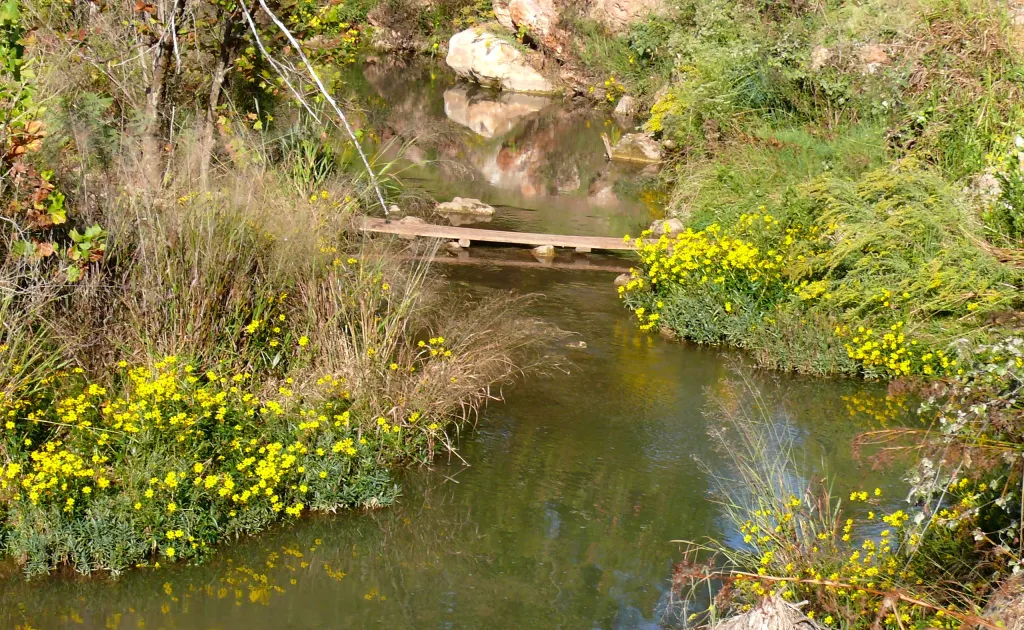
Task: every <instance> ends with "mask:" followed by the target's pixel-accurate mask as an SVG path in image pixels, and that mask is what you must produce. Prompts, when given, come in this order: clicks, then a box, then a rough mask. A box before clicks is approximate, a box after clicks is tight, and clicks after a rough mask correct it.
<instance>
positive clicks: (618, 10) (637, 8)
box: [590, 0, 664, 33]
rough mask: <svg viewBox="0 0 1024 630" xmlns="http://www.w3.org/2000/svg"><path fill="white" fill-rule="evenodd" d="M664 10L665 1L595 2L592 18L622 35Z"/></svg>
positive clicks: (592, 7) (618, 0) (605, 0)
mask: <svg viewBox="0 0 1024 630" xmlns="http://www.w3.org/2000/svg"><path fill="white" fill-rule="evenodd" d="M663 8H664V2H663V0H593V1H592V2H591V3H590V17H591V19H593V20H596V21H598V22H600V23H601V24H603V25H604V26H605V28H607V29H608V30H610V31H612V32H613V33H622V32H624V31H625V30H626V29H627V28H629V25H630V24H634V23H636V22H639V21H641V20H645V19H647V16H649V15H651V14H652V13H657V12H660V11H661V10H662V9H663Z"/></svg>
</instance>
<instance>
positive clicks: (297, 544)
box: [0, 67, 899, 629]
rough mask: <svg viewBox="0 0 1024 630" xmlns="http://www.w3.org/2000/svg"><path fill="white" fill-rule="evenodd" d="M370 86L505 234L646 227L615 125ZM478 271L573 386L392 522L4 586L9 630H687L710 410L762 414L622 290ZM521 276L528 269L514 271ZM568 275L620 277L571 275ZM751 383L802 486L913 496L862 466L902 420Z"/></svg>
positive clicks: (551, 375) (720, 468) (466, 275)
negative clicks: (605, 136)
mask: <svg viewBox="0 0 1024 630" xmlns="http://www.w3.org/2000/svg"><path fill="white" fill-rule="evenodd" d="M361 72H363V74H364V76H363V79H361V80H365V83H360V85H361V86H362V87H361V88H360V89H362V90H364V91H367V90H368V91H369V92H368V93H369V94H370V96H371V97H373V98H376V99H378V100H379V101H380V103H378V107H377V108H376V109H374V108H372V107H371V108H369V109H368V112H369V113H368V114H367V117H368V119H369V120H370V121H371V122H374V121H375V122H374V124H376V125H377V126H378V128H390V131H389V132H388V133H390V134H393V135H396V136H397V135H398V134H408V138H407V139H406V140H407V141H409V142H412V143H413V144H412V145H411V146H412V148H414V149H418V150H419V151H422V153H417V151H413V154H414V155H413V157H415V158H417V159H419V160H421V162H422V163H421V164H420V165H419V166H418V167H417V169H418V170H416V171H415V173H416V176H417V177H419V178H421V180H422V181H423V182H424V183H426V184H428V187H430V188H431V189H432V190H433V191H434V192H435V194H437V195H438V196H443V195H444V194H461V195H469V196H475V197H478V198H481V199H483V200H484V201H487V202H489V203H492V204H494V205H495V206H496V207H497V208H498V214H497V215H496V217H495V219H494V221H493V222H492V225H501V226H504V227H512V228H516V229H532V230H536V231H551V232H555V231H576V232H579V233H587V234H596V235H604V236H619V235H621V234H622V233H624V232H625V231H627V230H630V229H634V227H635V226H636V225H640V224H643V223H645V222H646V221H648V220H649V219H650V217H651V214H650V208H649V207H648V204H647V203H645V202H644V201H642V199H641V198H640V197H641V196H642V190H640V189H639V188H636V187H634V188H630V186H627V185H624V184H618V185H616V184H615V182H622V181H623V178H625V181H626V183H628V182H630V181H634V180H636V178H639V177H641V176H642V174H640V173H636V172H634V173H632V174H630V173H629V172H627V171H625V170H620V169H618V168H617V167H613V166H610V165H608V164H607V163H606V162H605V161H604V159H603V157H602V156H601V154H600V132H601V130H602V129H604V128H608V127H611V125H612V124H616V125H617V124H618V123H611V122H609V123H608V124H607V125H606V124H605V120H606V118H605V116H604V115H603V114H602V113H600V112H582V113H580V112H574V111H573V110H571V108H567V107H565V106H562V105H559V104H557V103H550V102H544V103H540V102H533V101H529V100H527V101H522V102H520V101H518V100H515V99H507V98H506V99H505V100H504V101H503V100H502V98H503V97H500V96H496V95H493V94H487V93H481V92H479V91H478V90H475V89H473V88H471V87H469V86H464V85H459V84H457V83H455V82H454V81H453V80H452V79H450V78H443V77H442V78H437V76H436V73H434V72H433V71H430V70H429V69H428V70H422V69H420V70H417V71H416V72H419V73H420V74H417V75H415V76H414V77H413V80H411V81H406V82H405V83H404V84H403V83H401V82H400V81H399V79H401V78H402V77H403V76H407V75H402V74H401V73H399V74H396V75H388V74H387V72H385V70H384V69H381V68H372V67H367V68H366V69H364V70H362V71H361ZM431 74H434V77H433V78H431V76H430V75H431ZM403 96H404V98H403ZM371 101H372V98H371ZM474 107H475V109H473V108H474ZM471 110H472V111H471ZM446 121H447V122H446ZM595 127H596V128H595ZM438 129H440V131H438ZM423 130H434V132H435V137H434V140H433V141H430V140H429V138H428V139H424V135H423ZM438 138H440V140H438ZM595 141H596V142H595ZM503 155H504V156H505V157H502V156H503ZM524 156H525V157H524ZM595 156H596V157H595ZM577 180H578V185H577ZM446 191H447V192H446ZM470 256H472V257H473V258H471V259H470V260H469V261H463V262H472V261H473V260H476V261H477V262H481V263H482V264H478V265H441V266H439V268H440V269H441V270H442V272H443V273H445V274H446V275H447V276H448V277H449V279H450V281H451V284H452V286H453V287H454V288H455V289H457V290H461V289H465V290H468V291H471V292H479V291H487V290H501V291H508V290H513V289H514V290H517V291H520V292H529V293H537V294H538V295H539V297H538V298H537V300H536V302H535V304H534V306H533V308H532V310H531V313H532V315H534V316H536V317H539V318H542V319H544V320H546V321H548V322H550V323H552V324H554V325H557V326H559V327H561V328H562V329H564V330H568V331H573V332H574V333H576V335H575V336H574V337H573V339H572V340H574V341H583V342H585V343H586V347H585V348H572V349H569V348H564V347H562V346H561V344H563V343H565V342H560V345H559V347H558V348H555V350H557V351H558V352H560V353H561V354H562V355H564V356H565V358H566V363H565V365H566V367H565V368H564V369H562V370H556V369H553V370H550V371H548V373H546V374H543V375H539V376H533V377H530V378H528V379H526V380H525V381H522V382H520V383H518V384H516V385H515V386H510V387H507V388H506V389H505V391H504V396H505V401H504V402H503V403H500V404H493V405H491V406H490V407H488V408H487V409H485V410H484V412H483V413H482V415H481V417H480V420H479V424H478V427H477V429H476V430H475V431H472V432H468V433H467V434H465V435H464V436H463V438H462V440H461V448H460V452H459V454H460V457H459V458H452V459H451V461H448V460H442V461H438V462H436V463H435V465H433V466H432V467H430V468H420V469H415V470H409V471H405V472H403V473H402V474H401V475H400V476H401V481H402V484H403V488H404V496H403V497H402V498H401V499H400V501H399V502H398V504H397V505H396V506H394V507H392V508H389V509H385V510H380V511H378V512H374V513H361V514H354V513H353V514H339V515H333V516H332V515H322V516H316V517H312V518H306V519H303V520H302V521H300V522H299V523H297V524H289V525H287V526H282V527H281V528H278V529H276V530H273V531H271V532H268V533H266V534H264V535H261V536H259V537H256V538H252V539H246V540H242V541H239V542H237V543H235V544H233V545H230V546H227V547H225V548H223V549H222V550H221V551H220V552H219V553H218V554H217V555H215V556H214V557H213V558H212V559H210V560H209V561H208V562H207V563H206V564H204V565H201V566H192V567H187V566H174V567H165V568H161V569H142V570H137V571H132V572H129V573H127V574H126V575H123V576H121V577H120V578H118V579H116V580H111V579H105V578H74V577H71V578H69V577H66V576H64V577H60V576H55V577H51V578H47V579H44V580H37V581H34V582H31V583H27V582H25V581H23V580H22V579H20V577H19V576H17V575H12V576H8V577H7V578H6V579H3V580H2V582H0V587H2V588H3V592H2V594H0V628H10V627H36V628H64V627H76V628H77V627H87V628H101V627H109V628H211V629H217V628H223V629H227V628H251V629H256V628H343V627H354V628H369V627H402V628H405V627H412V628H481V627H488V626H490V627H495V628H648V627H659V626H661V625H671V624H672V623H674V621H675V616H674V614H673V607H672V606H671V605H670V601H671V596H670V593H669V591H668V587H669V579H670V576H671V571H672V565H673V562H675V561H677V560H678V559H679V557H680V550H679V545H677V544H673V543H671V542H670V541H672V540H675V539H701V538H703V537H706V536H714V537H718V538H725V539H729V540H734V539H735V532H733V531H732V530H731V529H730V527H729V525H728V523H727V522H726V520H725V519H724V518H723V515H722V510H721V509H720V507H719V506H718V505H717V504H716V503H715V502H714V501H713V500H712V498H713V491H714V485H713V483H712V482H711V480H710V479H709V474H708V471H709V470H710V471H712V472H715V473H718V474H726V473H727V472H728V464H727V462H725V461H723V459H722V457H721V456H720V455H719V454H718V451H716V449H715V448H714V447H713V444H712V442H711V440H710V439H709V437H708V429H709V428H711V427H712V426H713V425H714V424H715V422H716V420H715V419H714V416H713V415H712V416H708V415H706V414H705V411H707V410H708V409H709V408H711V407H713V406H714V405H715V404H717V403H721V402H725V403H726V404H734V405H735V404H749V396H748V395H747V394H746V392H745V390H744V386H743V385H742V383H741V382H740V381H739V380H738V379H737V372H736V369H737V367H740V366H742V363H743V362H742V358H741V357H739V356H738V355H736V354H731V353H723V352H721V351H719V350H716V349H706V348H705V349H701V348H695V347H692V346H688V345H684V344H679V343H674V342H670V341H666V340H664V339H662V338H660V337H658V336H657V335H649V334H644V333H640V332H639V331H638V330H637V329H636V325H635V321H634V318H633V317H632V316H631V315H630V314H629V313H628V312H626V311H625V310H623V309H622V308H621V307H620V305H619V303H618V299H617V296H616V294H615V291H614V288H613V286H612V283H611V281H612V279H613V278H614V274H615V272H614V270H613V271H610V272H609V271H593V270H585V269H579V268H568V269H562V268H556V267H554V266H552V267H536V266H529V263H531V261H532V258H531V257H530V256H529V254H528V253H525V252H522V251H519V252H501V251H496V250H487V251H484V252H482V254H481V252H480V251H478V250H476V249H475V248H474V249H473V250H471V254H470ZM481 257H482V260H481ZM508 261H513V262H516V263H519V264H517V265H516V266H509V265H505V264H498V263H499V262H508ZM452 262H455V261H454V260H453V261H452ZM557 263H558V264H559V265H562V264H564V265H567V266H570V267H571V266H573V265H575V266H577V267H580V266H584V267H585V266H590V267H611V268H613V269H614V267H616V266H622V265H623V264H628V262H627V261H623V260H622V259H615V258H599V257H596V256H579V255H574V254H560V257H559V259H558V261H557ZM746 374H747V377H748V378H750V379H753V383H754V384H755V385H756V386H758V387H759V388H761V390H762V391H763V392H764V393H765V395H766V396H767V398H768V399H769V400H770V401H771V402H770V403H769V407H770V408H769V414H768V415H769V418H768V419H767V420H766V422H770V423H772V424H773V425H774V426H776V428H777V430H778V431H779V432H780V433H783V434H785V435H788V436H790V438H791V439H792V440H793V441H794V443H795V444H796V453H797V455H798V464H799V465H798V469H797V470H796V474H797V476H798V477H799V478H801V479H804V480H806V479H810V478H812V477H814V476H816V475H821V474H822V473H823V472H825V471H826V470H827V471H828V472H830V473H832V475H833V478H834V479H836V480H837V485H838V490H839V491H843V490H849V489H850V488H851V487H857V488H866V487H871V488H873V487H875V486H876V485H877V486H881V487H883V488H884V489H885V490H886V492H887V494H888V495H890V496H893V495H895V494H896V493H897V492H898V491H899V486H898V484H895V483H894V482H893V481H892V480H889V479H884V478H879V477H878V475H876V474H875V473H872V472H871V471H870V470H868V469H866V468H865V467H863V466H860V465H858V463H857V462H855V461H854V459H853V457H852V453H851V440H852V439H853V437H854V436H855V435H856V434H857V432H858V431H859V430H860V429H862V428H863V427H865V426H867V425H866V424H865V423H866V421H867V420H868V419H869V417H870V416H876V415H877V416H881V417H891V416H895V415H898V413H899V409H898V408H897V409H895V410H890V409H888V408H887V407H886V405H887V404H888V403H887V402H886V400H885V398H884V389H883V388H881V387H879V386H875V385H870V384H865V383H862V382H858V381H823V380H812V379H800V378H794V377H786V376H778V375H769V374H765V373H750V372H746ZM463 460H464V461H463Z"/></svg>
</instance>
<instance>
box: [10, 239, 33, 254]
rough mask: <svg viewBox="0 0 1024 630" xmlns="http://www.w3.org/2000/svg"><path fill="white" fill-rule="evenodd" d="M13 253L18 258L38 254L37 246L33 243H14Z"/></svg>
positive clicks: (12, 246)
mask: <svg viewBox="0 0 1024 630" xmlns="http://www.w3.org/2000/svg"><path fill="white" fill-rule="evenodd" d="M11 251H12V252H14V253H15V255H17V256H32V255H34V254H35V253H36V244H35V243H33V242H31V241H14V243H12V244H11Z"/></svg>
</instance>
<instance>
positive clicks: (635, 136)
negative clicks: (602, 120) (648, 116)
mask: <svg viewBox="0 0 1024 630" xmlns="http://www.w3.org/2000/svg"><path fill="white" fill-rule="evenodd" d="M601 140H603V141H604V150H605V152H606V153H607V154H608V159H609V160H615V161H618V162H636V163H640V164H657V163H658V162H661V145H660V144H658V141H657V140H655V139H654V138H653V137H652V136H651V135H650V134H646V133H627V134H625V135H623V136H622V137H621V138H619V141H618V142H616V143H615V144H614V145H612V142H611V140H610V139H609V138H608V134H601Z"/></svg>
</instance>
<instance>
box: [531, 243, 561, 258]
mask: <svg viewBox="0 0 1024 630" xmlns="http://www.w3.org/2000/svg"><path fill="white" fill-rule="evenodd" d="M531 251H533V255H534V256H536V257H537V258H554V257H555V247H554V245H540V246H538V247H534V248H533V250H531Z"/></svg>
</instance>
